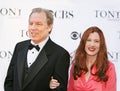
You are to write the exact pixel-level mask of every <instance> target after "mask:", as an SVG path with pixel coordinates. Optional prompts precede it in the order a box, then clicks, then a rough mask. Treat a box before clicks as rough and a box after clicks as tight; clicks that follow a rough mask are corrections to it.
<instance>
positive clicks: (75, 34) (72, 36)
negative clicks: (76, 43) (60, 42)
mask: <svg viewBox="0 0 120 91" xmlns="http://www.w3.org/2000/svg"><path fill="white" fill-rule="evenodd" d="M70 36H71V38H72V39H73V40H77V39H78V38H79V37H80V36H79V34H78V32H76V31H73V32H72V33H71V34H70Z"/></svg>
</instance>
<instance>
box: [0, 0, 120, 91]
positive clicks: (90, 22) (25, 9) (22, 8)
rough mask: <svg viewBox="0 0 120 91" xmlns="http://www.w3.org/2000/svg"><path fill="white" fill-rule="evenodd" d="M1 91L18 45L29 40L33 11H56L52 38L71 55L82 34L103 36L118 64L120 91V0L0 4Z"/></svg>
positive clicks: (119, 90)
mask: <svg viewBox="0 0 120 91" xmlns="http://www.w3.org/2000/svg"><path fill="white" fill-rule="evenodd" d="M0 1H1V3H0V91H4V89H3V84H4V79H5V76H6V72H7V68H8V65H9V62H10V59H11V56H12V53H13V50H14V47H15V44H16V43H17V42H19V41H22V40H25V39H28V37H27V34H26V32H27V27H28V16H29V13H30V12H31V9H32V8H34V7H44V8H48V9H50V10H53V14H54V18H55V21H54V27H53V30H52V34H51V38H52V39H53V40H54V41H55V42H56V43H58V44H60V45H61V46H63V47H64V48H65V49H67V50H68V51H69V53H71V52H73V51H74V50H75V49H76V48H77V46H78V44H79V41H80V38H81V35H82V33H83V32H84V31H85V30H86V29H87V28H88V27H90V26H98V27H99V28H101V29H102V30H103V32H104V35H105V38H106V43H107V48H108V56H109V59H110V61H112V62H113V63H114V64H115V67H116V73H117V91H120V87H119V86H120V82H119V81H120V68H119V67H120V47H119V46H120V5H119V3H120V1H119V0H109V1H108V0H100V1H98V0H90V1H88V0H13V1H10V0H8V1H7V0H4V1H2V0H0Z"/></svg>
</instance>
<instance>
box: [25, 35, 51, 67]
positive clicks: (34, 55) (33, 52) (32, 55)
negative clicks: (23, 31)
mask: <svg viewBox="0 0 120 91" xmlns="http://www.w3.org/2000/svg"><path fill="white" fill-rule="evenodd" d="M48 39H49V37H47V38H46V39H45V40H44V41H42V42H41V43H39V44H35V43H34V42H33V41H31V43H32V44H33V45H39V47H40V50H39V51H37V50H36V49H35V48H33V49H31V50H28V53H27V65H28V67H30V66H31V65H32V64H33V63H34V61H35V60H36V58H37V56H38V54H39V53H40V51H41V50H42V48H43V47H44V45H45V44H46V42H47V41H48Z"/></svg>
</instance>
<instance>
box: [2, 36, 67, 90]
mask: <svg viewBox="0 0 120 91" xmlns="http://www.w3.org/2000/svg"><path fill="white" fill-rule="evenodd" d="M29 44H30V40H26V41H23V42H20V43H18V44H16V47H15V49H14V53H13V56H12V59H11V62H10V65H9V68H8V72H7V76H6V79H5V83H4V89H5V91H66V89H67V82H68V68H69V53H68V52H67V51H66V50H65V49H64V48H62V47H60V46H59V45H57V44H55V43H54V42H53V41H51V39H50V38H49V40H48V41H47V43H46V44H45V46H44V47H43V49H42V50H41V52H40V53H39V55H38V57H37V59H36V61H35V62H34V63H33V64H32V66H31V67H30V70H29V73H28V77H27V78H26V79H25V80H23V78H24V77H23V76H24V75H23V73H24V64H25V61H26V60H27V52H28V46H29ZM51 76H53V78H55V79H57V80H58V81H59V82H60V86H59V87H58V88H56V89H55V90H50V88H49V83H50V79H51Z"/></svg>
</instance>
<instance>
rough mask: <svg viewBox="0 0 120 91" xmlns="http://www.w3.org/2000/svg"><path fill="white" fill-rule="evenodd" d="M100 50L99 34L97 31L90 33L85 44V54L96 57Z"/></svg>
mask: <svg viewBox="0 0 120 91" xmlns="http://www.w3.org/2000/svg"><path fill="white" fill-rule="evenodd" d="M99 50H100V36H99V34H98V33H97V32H93V33H90V35H89V36H88V39H87V40H86V44H85V51H86V54H87V56H92V57H96V56H97V54H98V52H99Z"/></svg>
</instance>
